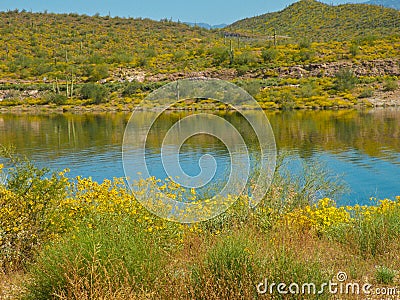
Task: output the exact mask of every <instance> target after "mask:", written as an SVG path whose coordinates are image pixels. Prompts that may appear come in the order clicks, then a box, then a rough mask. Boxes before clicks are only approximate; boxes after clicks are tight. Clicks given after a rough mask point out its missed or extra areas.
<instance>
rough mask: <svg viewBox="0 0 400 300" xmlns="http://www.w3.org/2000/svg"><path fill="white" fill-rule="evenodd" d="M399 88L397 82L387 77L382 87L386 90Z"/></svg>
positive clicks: (391, 90)
mask: <svg viewBox="0 0 400 300" xmlns="http://www.w3.org/2000/svg"><path fill="white" fill-rule="evenodd" d="M398 88H399V84H398V83H397V81H396V80H394V79H387V80H385V82H384V84H383V89H384V90H385V91H387V92H393V91H395V90H397V89H398Z"/></svg>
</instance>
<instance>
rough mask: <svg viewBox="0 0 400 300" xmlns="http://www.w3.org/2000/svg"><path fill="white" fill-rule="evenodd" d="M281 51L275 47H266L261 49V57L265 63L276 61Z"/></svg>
mask: <svg viewBox="0 0 400 300" xmlns="http://www.w3.org/2000/svg"><path fill="white" fill-rule="evenodd" d="M278 54H279V51H278V50H276V49H275V48H266V49H264V50H262V51H261V57H262V59H263V61H264V62H265V63H267V62H274V61H275V60H276V58H277V57H278Z"/></svg>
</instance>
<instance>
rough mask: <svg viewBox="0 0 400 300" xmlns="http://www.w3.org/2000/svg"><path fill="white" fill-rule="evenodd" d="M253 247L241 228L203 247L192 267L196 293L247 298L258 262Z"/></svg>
mask: <svg viewBox="0 0 400 300" xmlns="http://www.w3.org/2000/svg"><path fill="white" fill-rule="evenodd" d="M254 249H256V247H255V240H254V239H252V238H251V237H250V236H248V235H247V236H246V233H245V232H237V233H234V234H233V235H226V236H221V237H220V238H219V239H218V241H217V242H216V244H215V245H213V246H211V247H210V248H209V249H208V250H207V253H206V254H205V257H204V261H203V262H202V263H201V264H200V265H197V266H195V267H194V268H193V269H192V275H191V281H192V286H193V290H194V294H195V295H196V297H199V298H200V299H206V298H207V297H211V298H213V299H238V298H240V299H242V298H243V299H249V296H250V295H251V294H252V293H253V292H254V291H253V288H252V286H253V284H252V281H253V280H254V279H255V278H257V277H258V276H257V275H256V274H257V271H256V270H257V267H260V264H261V262H260V260H258V259H257V258H256V256H255V255H254V253H253V251H254ZM210 293H213V295H211V294H210Z"/></svg>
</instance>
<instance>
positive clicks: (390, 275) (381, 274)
mask: <svg viewBox="0 0 400 300" xmlns="http://www.w3.org/2000/svg"><path fill="white" fill-rule="evenodd" d="M396 273H397V272H396V271H395V270H392V269H390V268H388V267H385V266H378V267H377V268H376V271H375V279H376V281H377V282H378V283H381V284H391V283H393V280H394V277H395V276H396Z"/></svg>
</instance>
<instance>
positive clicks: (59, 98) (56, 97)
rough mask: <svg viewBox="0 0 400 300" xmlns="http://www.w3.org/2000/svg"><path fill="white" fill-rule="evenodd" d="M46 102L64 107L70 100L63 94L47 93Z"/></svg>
mask: <svg viewBox="0 0 400 300" xmlns="http://www.w3.org/2000/svg"><path fill="white" fill-rule="evenodd" d="M45 100H46V102H47V103H54V104H57V105H62V104H65V102H67V100H68V98H67V96H65V95H63V94H57V93H53V92H50V93H47V94H46V95H45Z"/></svg>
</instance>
